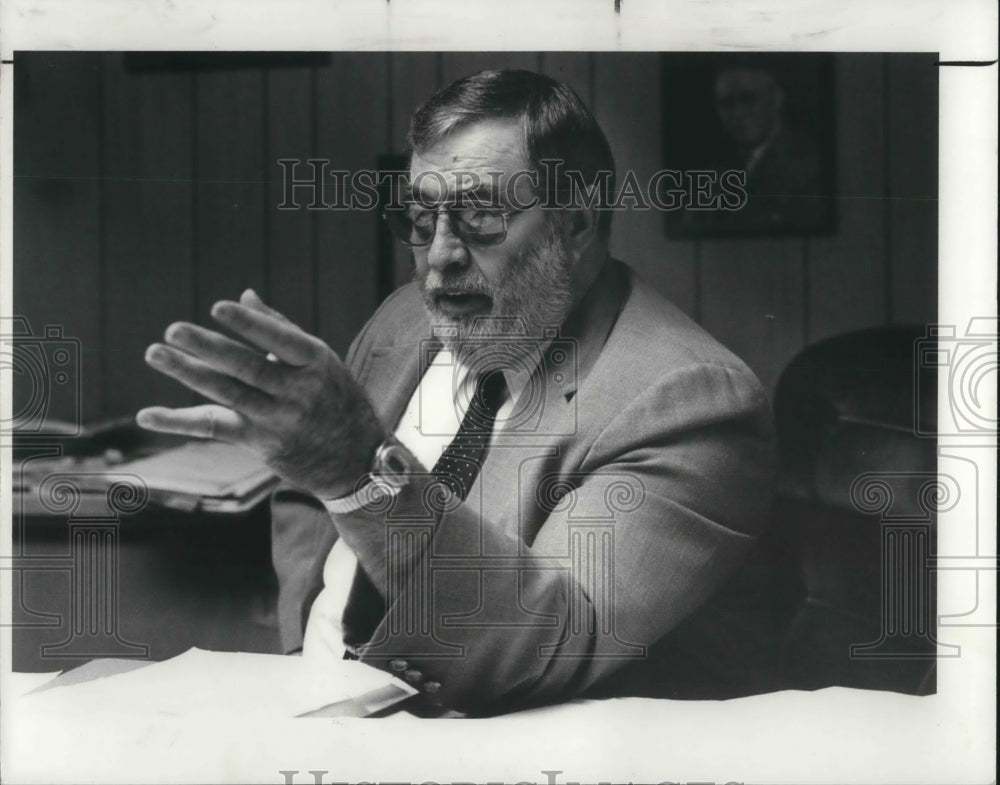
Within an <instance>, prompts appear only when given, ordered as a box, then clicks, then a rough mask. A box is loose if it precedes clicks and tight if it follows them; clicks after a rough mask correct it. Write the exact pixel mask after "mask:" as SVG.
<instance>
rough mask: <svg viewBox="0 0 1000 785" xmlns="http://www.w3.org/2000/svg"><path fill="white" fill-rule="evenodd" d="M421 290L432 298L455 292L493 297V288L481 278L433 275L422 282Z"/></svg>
mask: <svg viewBox="0 0 1000 785" xmlns="http://www.w3.org/2000/svg"><path fill="white" fill-rule="evenodd" d="M420 288H421V289H423V291H424V294H425V295H427V296H430V297H435V296H437V295H439V294H445V293H447V292H455V291H460V292H465V293H466V294H481V295H484V296H486V297H492V296H493V290H492V287H490V285H489V284H488V283H487V282H486V281H484V280H483V279H482V278H481V277H479V276H469V275H461V276H448V277H443V276H440V275H435V274H431V275H428V276H427V278H425V279H424V280H423V281H422V282H421V287H420Z"/></svg>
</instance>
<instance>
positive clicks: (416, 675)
mask: <svg viewBox="0 0 1000 785" xmlns="http://www.w3.org/2000/svg"><path fill="white" fill-rule="evenodd" d="M423 677H424V674H422V673H421V672H420V671H407V672H406V673H404V674H403V678H404V679H406V680H407V681H408V682H410V684H416V683H417V682H418V681H420V680H421V679H422V678H423Z"/></svg>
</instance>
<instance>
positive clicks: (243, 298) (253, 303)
mask: <svg viewBox="0 0 1000 785" xmlns="http://www.w3.org/2000/svg"><path fill="white" fill-rule="evenodd" d="M240 305H245V306H247V308H253V309H254V310H255V311H260V312H261V313H266V314H270V315H271V316H273V317H274V318H275V319H281V321H283V322H288V323H289V324H291V319H289V318H288V317H287V316H285V315H284V314H283V313H281V312H280V311H276V310H274V309H273V308H272V307H271V306H270V305H267V304H266V303H265V302H264V301H263V300H261V299H260V295H258V294H257V292H255V291H254V290H253V289H247V290H246V291H245V292H243V294H241V295H240Z"/></svg>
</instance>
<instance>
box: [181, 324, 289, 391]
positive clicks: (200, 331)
mask: <svg viewBox="0 0 1000 785" xmlns="http://www.w3.org/2000/svg"><path fill="white" fill-rule="evenodd" d="M164 338H165V339H166V341H167V343H168V344H169V345H170V346H173V347H176V348H178V349H181V350H182V351H184V352H186V353H187V354H190V355H192V356H194V357H197V358H199V359H201V360H204V361H205V363H206V364H207V365H209V366H211V367H212V368H214V369H215V370H217V371H221V372H222V373H224V374H226V375H227V376H231V377H233V378H234V379H239V380H240V381H241V382H243V383H245V384H247V385H249V386H251V387H256V388H257V389H260V390H264V391H265V392H270V393H274V392H277V391H278V390H279V389H280V388H281V379H280V378H279V374H280V371H279V368H278V367H277V366H275V364H274V363H272V362H268V361H267V359H266V358H265V357H263V356H261V354H260V353H259V352H255V351H254V350H253V349H251V348H250V347H248V346H246V345H244V344H242V343H240V342H239V341H234V340H233V339H232V338H227V337H226V336H224V335H220V334H219V333H217V332H214V331H213V330H206V329H205V328H204V327H199V326H198V325H196V324H189V323H188V322H175V323H174V324H172V325H170V326H169V327H168V328H167V330H166V332H165V333H164Z"/></svg>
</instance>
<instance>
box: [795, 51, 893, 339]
mask: <svg viewBox="0 0 1000 785" xmlns="http://www.w3.org/2000/svg"><path fill="white" fill-rule="evenodd" d="M834 73H835V101H836V107H837V127H836V151H837V152H836V154H837V177H836V189H837V196H838V198H837V199H836V200H835V203H836V209H837V230H836V233H835V234H834V235H833V236H830V237H816V238H810V239H809V240H808V243H807V252H808V264H809V292H808V296H809V324H808V325H807V340H808V341H809V342H813V341H818V340H821V339H823V338H826V337H828V336H831V335H836V334H837V333H841V332H846V331H849V330H856V329H859V328H861V327H868V326H873V325H878V324H882V323H884V322H885V321H886V319H887V314H886V313H885V299H886V297H885V287H886V285H887V282H886V276H885V259H886V253H887V249H886V247H885V215H886V206H885V201H884V194H885V176H884V173H885V160H884V156H883V152H884V151H883V148H884V146H885V145H884V143H883V137H884V134H885V131H886V129H885V122H884V117H883V103H884V101H883V91H884V89H885V85H884V84H883V79H882V74H883V69H882V56H881V55H878V54H868V53H855V54H842V55H838V56H837V59H836V63H835V70H834Z"/></svg>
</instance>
